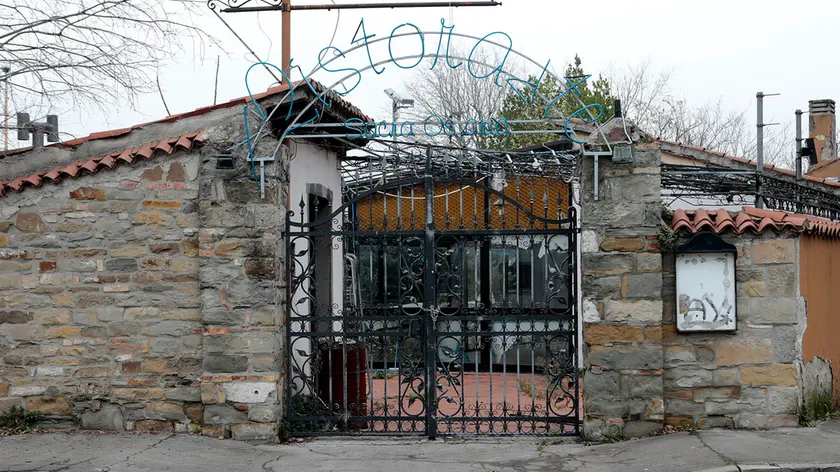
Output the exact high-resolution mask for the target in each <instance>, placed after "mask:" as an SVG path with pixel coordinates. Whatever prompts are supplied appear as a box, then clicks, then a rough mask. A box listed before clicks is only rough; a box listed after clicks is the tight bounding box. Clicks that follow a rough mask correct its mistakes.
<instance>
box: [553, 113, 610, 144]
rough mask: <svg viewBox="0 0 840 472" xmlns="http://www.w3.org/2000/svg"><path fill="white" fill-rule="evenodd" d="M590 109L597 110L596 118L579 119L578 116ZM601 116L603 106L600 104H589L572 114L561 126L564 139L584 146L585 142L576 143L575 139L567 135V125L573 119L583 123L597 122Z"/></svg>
mask: <svg viewBox="0 0 840 472" xmlns="http://www.w3.org/2000/svg"><path fill="white" fill-rule="evenodd" d="M592 107H597V108H598V116H596V117H595V118H591V119H586V118H581V115H580V114H581V113H583V112H584V111H586V110H588V109H590V108H592ZM603 114H604V106H603V105H601V104H600V103H591V104H589V105H586V106H585V107H582V108H579V109H578V110H577V111H576V112H574V113H572V114H571V115H570V116H569V117H568V118H566V122H565V123H564V124H563V132H565V133H566V137H567V138H569V141H572V142H573V143H578V144H586V141H578V140H577V139H575V138H573V137H572V135H571V134H569V123H570V122H571V121H572V118H575V117H577V118H580V119H581V120H582V121H583V122H584V123H594V122H595V121H598V119H599V118H601V115H603Z"/></svg>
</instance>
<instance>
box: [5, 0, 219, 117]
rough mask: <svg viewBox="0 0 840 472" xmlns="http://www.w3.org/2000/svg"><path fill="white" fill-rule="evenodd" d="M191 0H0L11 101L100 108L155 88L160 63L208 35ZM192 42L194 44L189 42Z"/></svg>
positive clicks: (200, 4) (200, 44) (196, 6)
mask: <svg viewBox="0 0 840 472" xmlns="http://www.w3.org/2000/svg"><path fill="white" fill-rule="evenodd" d="M203 5H204V2H203V1H200V2H199V1H195V0H61V1H42V0H0V63H3V64H4V65H8V66H10V68H11V70H10V72H8V73H6V74H2V73H0V81H9V82H10V83H11V84H12V89H14V90H15V91H16V97H17V100H16V102H17V103H16V105H18V106H21V107H23V106H24V102H25V103H27V104H33V103H34V104H36V105H37V104H39V103H40V104H42V105H47V106H49V105H50V104H52V103H53V102H56V101H59V102H68V101H69V103H70V104H72V105H73V106H76V107H79V106H87V105H90V104H93V105H95V106H99V107H100V108H104V106H105V105H107V104H109V103H113V102H115V101H118V100H125V99H129V100H132V101H133V100H134V99H136V98H137V97H138V95H139V94H141V93H144V92H149V91H153V90H155V88H154V84H155V78H156V72H157V70H158V67H159V64H160V63H161V62H164V61H166V60H167V59H169V58H171V57H172V56H171V54H172V53H173V52H176V51H178V50H180V49H181V48H182V47H183V45H184V43H183V40H184V39H186V38H191V39H192V40H193V45H194V46H195V45H196V44H198V45H199V47H200V46H203V41H204V39H205V38H207V36H206V35H205V34H204V33H203V32H202V31H201V29H200V28H198V27H197V26H196V25H195V24H194V23H193V22H192V21H191V20H192V15H193V14H194V13H195V12H196V9H197V8H199V7H201V6H203ZM196 39H197V40H198V41H197V42H196V41H195V40H196Z"/></svg>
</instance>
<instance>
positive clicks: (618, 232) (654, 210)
mask: <svg viewBox="0 0 840 472" xmlns="http://www.w3.org/2000/svg"><path fill="white" fill-rule="evenodd" d="M659 164H660V154H659V150H658V148H657V147H656V146H654V145H649V144H639V145H637V146H635V147H634V152H633V161H632V162H630V163H627V164H616V163H614V162H612V161H611V160H610V159H608V158H602V159H601V160H600V164H599V167H600V168H599V200H598V201H594V199H593V185H592V182H593V179H594V174H593V162H592V159H591V158H590V159H587V160H585V161H584V164H583V176H582V179H581V180H582V190H581V199H582V220H583V234H582V238H581V239H582V245H583V247H582V252H583V255H582V257H583V261H582V263H583V266H582V269H583V279H582V290H583V302H582V303H583V314H582V316H583V333H584V340H585V349H586V350H585V365H584V367H586V372H585V373H584V379H583V387H584V434H585V435H586V436H587V437H589V438H592V439H600V438H603V437H604V436H646V435H648V434H649V433H650V432H651V431H654V430H658V429H660V428H661V427H662V424H663V421H664V416H665V405H664V401H663V376H662V375H663V371H662V367H663V351H662V329H661V328H662V272H661V270H662V258H661V255H660V252H659V247H658V244H657V235H658V233H659V230H660V228H661V216H660V215H661V201H660V175H659V172H660V170H659Z"/></svg>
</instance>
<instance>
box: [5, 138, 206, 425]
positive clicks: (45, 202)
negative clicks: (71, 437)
mask: <svg viewBox="0 0 840 472" xmlns="http://www.w3.org/2000/svg"><path fill="white" fill-rule="evenodd" d="M199 161H200V157H199V156H198V155H197V154H184V153H183V152H179V153H178V154H175V155H172V156H166V157H161V158H159V159H155V160H153V161H149V162H148V163H147V164H146V165H143V166H137V167H129V166H121V167H118V168H117V169H116V170H115V171H103V172H100V173H97V174H95V175H87V176H83V177H81V178H79V179H71V178H67V179H65V180H63V181H62V182H61V183H60V184H58V185H52V184H45V185H44V186H43V187H42V188H40V189H31V188H30V189H27V190H26V191H24V192H22V193H20V194H17V193H12V194H10V195H7V196H6V197H4V198H3V199H2V201H1V202H0V204H1V206H0V230H1V231H2V233H0V246H2V247H0V356H2V361H0V410H3V411H5V410H7V409H8V408H9V407H11V406H13V405H18V406H22V407H24V408H26V409H28V410H30V411H32V410H39V411H41V412H43V413H45V414H46V415H47V423H48V425H53V426H56V425H68V424H72V423H73V422H76V421H79V422H81V425H82V426H83V427H93V428H105V429H123V428H128V429H131V428H136V429H138V430H140V429H173V428H174V424H175V423H177V424H179V425H180V426H179V429H184V430H186V429H188V425H189V424H190V421H191V420H192V421H196V422H200V421H201V420H202V406H201V391H200V383H199V380H200V378H201V373H202V363H201V354H202V335H201V299H200V293H199V263H198V258H197V257H198V237H197V236H198V235H197V227H198V224H199V220H198V205H197V198H198V193H199V192H198V178H197V176H198V168H199Z"/></svg>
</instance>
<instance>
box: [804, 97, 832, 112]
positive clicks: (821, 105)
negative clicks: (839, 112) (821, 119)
mask: <svg viewBox="0 0 840 472" xmlns="http://www.w3.org/2000/svg"><path fill="white" fill-rule="evenodd" d="M834 108H835V105H834V100H832V99H830V98H824V99H821V100H809V101H808V113H812V114H813V113H831V114H834Z"/></svg>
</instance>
